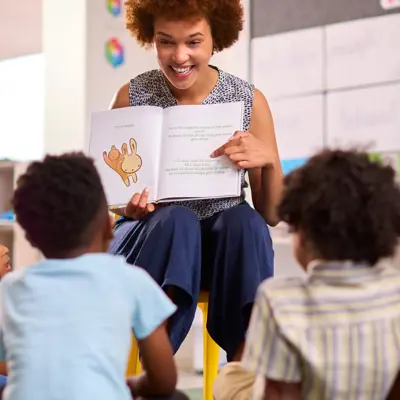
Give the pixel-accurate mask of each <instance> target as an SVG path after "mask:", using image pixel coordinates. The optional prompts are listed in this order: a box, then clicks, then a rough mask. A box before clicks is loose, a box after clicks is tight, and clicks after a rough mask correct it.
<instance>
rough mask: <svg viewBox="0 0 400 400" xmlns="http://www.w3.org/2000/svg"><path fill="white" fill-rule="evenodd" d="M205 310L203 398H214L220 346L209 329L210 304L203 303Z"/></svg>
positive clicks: (210, 399)
mask: <svg viewBox="0 0 400 400" xmlns="http://www.w3.org/2000/svg"><path fill="white" fill-rule="evenodd" d="M201 310H202V311H203V343H204V345H203V346H204V349H203V360H204V361H203V364H204V366H203V370H204V372H203V376H204V385H203V399H204V400H212V399H213V396H212V385H213V383H214V380H215V378H216V377H217V374H218V361H219V346H218V345H217V344H216V343H215V342H214V340H212V338H211V336H210V335H209V334H208V331H207V315H208V304H207V303H204V304H202V307H201Z"/></svg>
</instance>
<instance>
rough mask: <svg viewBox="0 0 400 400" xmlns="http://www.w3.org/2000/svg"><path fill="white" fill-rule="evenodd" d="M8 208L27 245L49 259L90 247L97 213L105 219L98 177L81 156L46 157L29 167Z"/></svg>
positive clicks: (103, 202)
mask: <svg viewBox="0 0 400 400" xmlns="http://www.w3.org/2000/svg"><path fill="white" fill-rule="evenodd" d="M13 205H14V210H15V215H16V219H17V221H18V223H19V224H20V225H21V227H22V228H23V229H24V230H25V231H26V234H27V237H28V240H29V241H30V242H31V243H32V244H33V245H34V246H35V247H37V248H38V249H39V250H40V251H41V252H42V253H43V254H44V255H45V256H46V257H52V258H63V257H67V256H68V254H69V253H71V252H73V251H76V250H79V249H82V248H84V247H85V246H87V245H88V244H90V241H91V240H92V238H93V234H94V229H98V228H99V226H98V224H96V221H97V220H98V218H99V215H100V214H101V211H102V207H103V208H104V213H107V204H106V197H105V194H104V190H103V186H102V183H101V180H100V176H99V174H98V172H97V169H96V168H95V165H94V162H93V160H92V159H90V158H88V157H86V156H85V155H84V154H83V153H68V154H63V155H60V156H50V155H48V156H46V157H45V158H44V160H43V161H40V162H33V163H32V164H30V165H29V167H28V169H27V171H26V172H25V173H24V174H23V175H21V176H20V178H19V179H18V182H17V187H16V190H15V192H14V197H13ZM101 216H104V214H101Z"/></svg>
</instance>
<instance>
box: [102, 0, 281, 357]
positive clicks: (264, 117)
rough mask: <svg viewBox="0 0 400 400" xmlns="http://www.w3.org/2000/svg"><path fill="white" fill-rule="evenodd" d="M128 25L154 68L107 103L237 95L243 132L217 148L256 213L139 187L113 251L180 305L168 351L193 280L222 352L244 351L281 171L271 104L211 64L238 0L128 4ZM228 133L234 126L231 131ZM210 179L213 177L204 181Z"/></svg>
mask: <svg viewBox="0 0 400 400" xmlns="http://www.w3.org/2000/svg"><path fill="white" fill-rule="evenodd" d="M126 7H127V9H126V15H127V28H128V30H129V31H130V32H131V33H132V34H133V36H134V37H135V38H136V40H137V41H138V42H139V43H140V44H141V45H143V46H146V47H154V49H155V52H156V55H157V59H158V63H159V66H160V69H159V70H153V71H149V72H146V73H144V74H142V75H139V76H137V77H136V78H134V79H132V80H131V81H130V82H129V83H127V84H125V85H124V86H122V87H121V88H120V90H119V91H118V92H117V93H116V95H115V96H114V99H113V101H112V104H111V107H112V108H119V107H128V106H140V105H152V106H161V107H170V106H174V105H177V104H179V105H181V104H214V103H225V102H233V101H243V102H244V106H245V113H244V132H236V133H235V135H234V138H233V140H230V141H229V142H228V143H226V144H225V145H224V146H222V147H221V148H219V149H216V150H215V151H214V153H213V154H212V155H211V156H212V157H220V156H223V155H225V156H227V157H229V158H230V159H231V160H232V161H233V162H234V163H235V164H236V165H237V167H238V168H239V169H241V171H242V188H243V189H244V188H245V186H246V183H245V179H244V174H245V172H246V170H248V172H249V179H250V186H251V190H252V197H253V203H254V206H255V209H256V210H257V211H256V210H254V209H252V208H251V207H250V206H249V205H248V204H247V203H246V202H245V195H244V190H242V195H241V196H239V197H233V198H228V199H227V198H224V199H211V200H197V201H185V202H171V203H168V204H163V205H160V206H155V205H154V204H148V203H147V200H148V192H147V191H146V190H145V191H144V192H143V193H136V194H134V196H133V197H132V199H131V201H130V203H129V204H128V205H127V207H126V208H125V209H120V210H118V211H117V213H118V214H119V215H121V216H122V218H121V219H120V220H119V222H118V223H117V225H116V231H115V239H114V241H113V243H112V245H111V248H110V252H111V253H114V254H123V255H124V256H125V257H126V258H127V260H128V262H130V263H132V264H136V265H139V266H141V267H143V268H145V269H146V270H147V271H148V272H149V273H150V274H151V275H152V276H153V278H154V279H155V280H156V281H157V282H158V283H159V284H160V285H161V286H162V287H163V288H164V289H165V291H166V292H167V293H168V295H169V296H170V297H171V298H172V299H173V300H174V302H175V303H176V304H177V306H178V311H177V313H176V314H175V315H174V316H173V317H172V319H171V320H170V321H169V333H170V339H171V342H172V345H173V348H174V350H175V351H177V350H178V348H179V346H180V344H181V343H182V341H183V340H184V338H185V336H186V334H187V333H188V331H189V329H190V326H191V324H192V321H193V317H194V314H195V310H196V304H197V299H198V296H199V291H200V286H201V288H202V289H206V290H209V292H210V298H209V315H208V322H207V328H208V331H209V333H210V335H211V336H212V338H213V339H214V340H215V341H216V342H217V343H218V344H219V345H220V346H221V347H222V348H223V349H224V350H225V351H226V352H227V357H228V360H238V359H240V357H241V353H242V349H243V343H244V335H245V331H246V328H247V325H248V322H249V317H250V312H251V307H252V304H253V301H254V298H255V294H256V290H257V287H258V285H259V284H260V283H261V281H263V280H264V279H266V278H268V277H270V276H272V275H273V249H272V243H271V237H270V234H269V230H268V227H267V224H269V225H276V224H277V222H278V219H277V216H276V212H275V206H276V204H277V201H278V198H279V196H280V192H281V185H282V170H281V167H280V161H279V156H278V151H277V145H276V139H275V134H274V127H273V122H272V117H271V113H270V110H269V107H268V103H267V101H266V99H265V98H264V96H263V95H262V93H261V92H259V91H258V90H257V89H254V87H253V86H252V85H250V84H249V83H247V82H245V81H243V80H241V79H239V78H237V77H234V76H232V75H230V74H228V73H226V72H224V71H221V70H219V69H218V68H216V67H213V66H210V65H209V61H210V58H211V56H212V54H213V53H214V52H215V51H221V50H223V49H226V48H228V47H230V46H231V45H232V44H233V43H234V42H235V41H236V40H237V39H238V36H239V32H240V31H241V29H242V25H243V9H242V6H241V5H240V0H230V1H226V0H168V1H166V0H128V1H127V2H126ZM233 133H234V132H232V134H233ZM210 179H211V178H210Z"/></svg>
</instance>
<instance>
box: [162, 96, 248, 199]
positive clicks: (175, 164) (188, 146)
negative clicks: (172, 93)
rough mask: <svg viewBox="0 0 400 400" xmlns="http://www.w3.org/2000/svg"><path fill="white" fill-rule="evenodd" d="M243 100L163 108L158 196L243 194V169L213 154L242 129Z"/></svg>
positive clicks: (184, 196)
mask: <svg viewBox="0 0 400 400" xmlns="http://www.w3.org/2000/svg"><path fill="white" fill-rule="evenodd" d="M242 121H243V103H241V102H237V103H225V104H213V105H196V106H186V105H185V106H176V107H171V108H168V109H165V110H164V125H163V142H162V149H161V157H160V158H161V161H160V173H159V197H160V199H166V198H169V199H170V198H175V199H179V198H180V199H182V198H207V197H211V198H217V197H227V196H238V195H239V194H240V173H239V170H238V169H237V168H236V167H235V165H234V164H233V163H231V161H230V160H229V159H228V158H227V157H225V156H222V157H219V158H211V157H210V154H211V153H212V152H213V151H214V150H216V149H217V148H218V147H219V146H221V145H223V144H224V143H226V142H227V141H228V139H229V138H230V137H231V136H232V135H233V134H234V133H235V131H238V130H241V129H242V123H243V122H242Z"/></svg>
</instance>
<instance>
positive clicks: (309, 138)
mask: <svg viewBox="0 0 400 400" xmlns="http://www.w3.org/2000/svg"><path fill="white" fill-rule="evenodd" d="M323 106H324V98H323V95H322V94H321V95H312V96H307V97H299V98H288V99H281V100H275V101H270V108H271V112H272V116H273V119H274V124H275V133H276V139H277V142H278V149H279V156H280V158H281V159H299V158H307V157H309V156H311V155H312V154H314V153H315V152H316V151H319V150H321V148H322V146H323V142H324V140H323V129H324V120H323V115H324V107H323Z"/></svg>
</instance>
